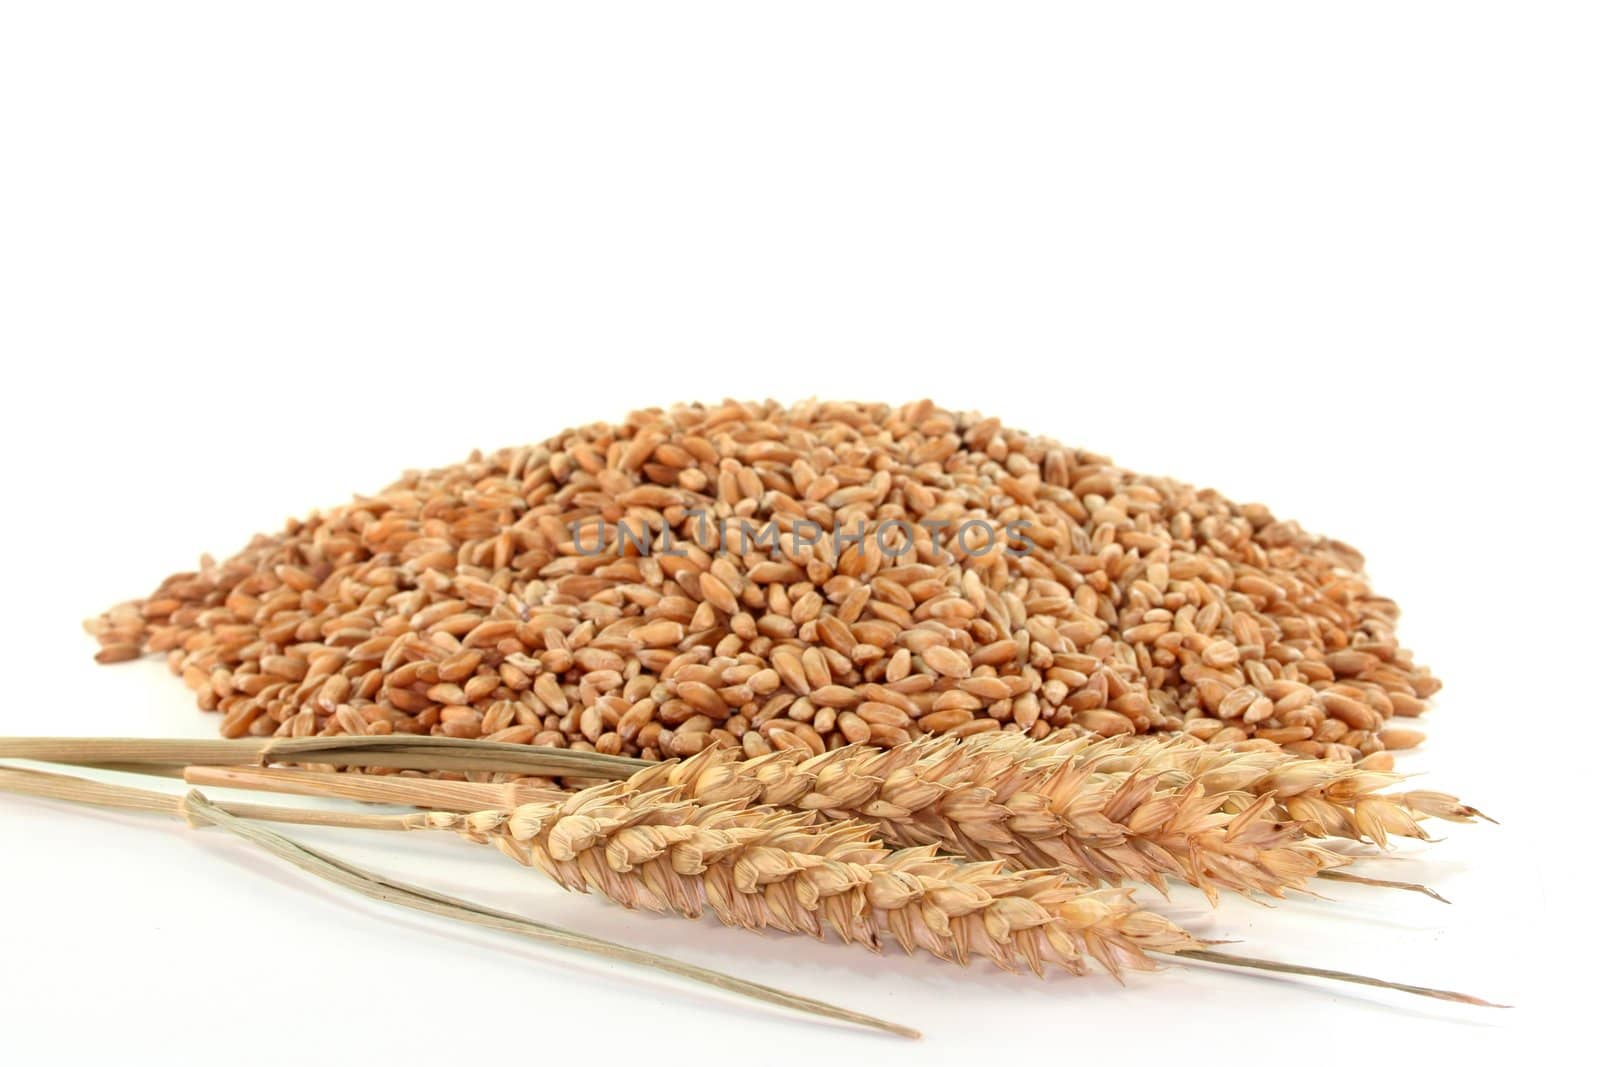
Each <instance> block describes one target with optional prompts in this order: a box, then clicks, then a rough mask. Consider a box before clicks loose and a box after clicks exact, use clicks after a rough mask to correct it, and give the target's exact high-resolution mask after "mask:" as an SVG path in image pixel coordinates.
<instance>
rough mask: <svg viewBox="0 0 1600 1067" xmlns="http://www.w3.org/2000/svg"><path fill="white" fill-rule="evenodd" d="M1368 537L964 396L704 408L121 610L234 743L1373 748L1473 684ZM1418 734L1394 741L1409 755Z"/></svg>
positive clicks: (117, 616)
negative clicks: (394, 739) (1161, 741)
mask: <svg viewBox="0 0 1600 1067" xmlns="http://www.w3.org/2000/svg"><path fill="white" fill-rule="evenodd" d="M1361 566H1362V560H1361V557H1360V555H1359V554H1358V553H1357V552H1355V551H1354V550H1353V549H1351V548H1349V547H1348V546H1346V545H1343V544H1340V543H1339V542H1337V541H1331V540H1327V539H1325V538H1321V537H1314V536H1311V535H1309V534H1307V533H1306V532H1304V531H1303V530H1301V529H1300V528H1299V527H1298V526H1297V525H1295V524H1294V523H1292V522H1286V521H1280V520H1277V519H1275V518H1274V517H1273V516H1272V515H1271V514H1270V513H1269V512H1268V511H1267V510H1266V508H1264V507H1262V506H1260V505H1253V504H1247V505H1240V504H1235V503H1233V502H1232V501H1230V500H1228V499H1226V498H1225V497H1223V496H1221V495H1220V494H1218V493H1216V492H1213V491H1209V490H1199V489H1195V488H1193V487H1192V486H1189V485H1185V484H1182V483H1180V482H1176V481H1172V480H1170V479H1166V478H1159V477H1151V476H1147V475H1141V474H1136V473H1134V472H1131V471H1127V470H1123V469H1122V468H1119V467H1116V466H1114V465H1113V464H1112V463H1111V462H1110V461H1109V460H1107V459H1105V458H1103V457H1100V456H1097V455H1094V454H1092V453H1089V452H1084V451H1080V450H1075V449H1072V448H1068V447H1064V446H1062V445H1059V444H1056V443H1054V442H1052V441H1050V440H1049V439H1046V438H1041V437H1034V436H1030V435H1028V434H1026V433H1022V432H1020V431H1017V430H1011V429H1007V428H1006V427H1004V426H1002V425H1001V424H1000V423H999V422H998V421H996V420H994V419H985V418H982V417H980V416H978V415H974V414H958V413H952V412H947V411H943V410H940V409H938V408H936V407H935V406H934V405H933V404H931V403H929V402H927V401H923V402H920V403H915V404H911V405H908V406H905V407H900V408H891V407H889V406H887V405H876V404H858V403H819V402H810V403H804V404H800V405H796V406H794V407H783V406H780V405H778V404H776V403H772V402H766V403H751V404H741V403H732V402H726V403H723V404H721V405H719V406H713V407H704V406H698V405H696V406H685V407H676V408H673V409H671V410H669V411H662V410H656V409H652V410H647V411H641V412H636V413H634V414H632V415H630V416H629V417H628V418H627V419H626V420H624V421H623V422H621V423H619V424H615V425H611V424H596V425H591V426H585V427H582V428H579V429H575V430H570V431H568V432H566V433H563V434H560V435H559V436H557V437H554V438H551V439H550V440H548V441H546V442H545V443H543V444H540V445H532V446H524V447H519V448H508V449H503V450H501V451H498V452H495V453H493V454H491V455H488V456H481V455H474V456H473V457H471V458H470V459H469V460H468V461H467V462H465V463H461V464H458V465H456V466H452V467H444V468H441V469H439V470H434V471H428V472H425V473H417V472H413V473H410V474H408V475H406V476H405V477H404V478H403V479H402V480H401V481H399V482H397V483H396V484H395V485H393V486H391V487H390V488H388V489H386V490H384V491H382V492H380V493H378V494H377V495H375V496H371V497H360V498H357V499H356V500H354V501H352V502H351V503H349V504H347V505H345V506H343V507H339V508H334V509H332V510H329V511H325V512H320V513H317V514H316V515H314V516H313V517H311V518H309V519H307V520H305V521H303V522H293V523H291V524H290V525H289V526H288V528H287V529H285V530H284V531H283V532H281V533H279V534H275V535H272V536H260V537H257V538H256V539H255V540H254V541H253V542H251V544H250V545H249V546H248V547H247V548H245V549H244V550H243V551H242V552H240V553H239V554H237V555H235V556H233V557H231V558H229V559H226V560H223V561H222V562H220V563H216V562H211V561H209V560H208V561H206V562H204V563H203V564H202V567H201V569H200V570H199V571H198V572H196V573H186V574H178V575H174V576H172V577H171V578H169V579H167V580H166V581H165V582H163V583H162V584H161V586H160V587H159V588H158V589H157V590H156V591H155V592H154V593H153V594H151V595H150V596H149V597H148V598H146V599H144V600H141V601H135V602H131V603H128V604H123V605H120V606H118V607H116V608H113V609H112V610H111V611H109V612H107V613H106V614H105V615H103V616H101V617H99V618H97V619H94V620H92V621H91V622H90V623H88V629H89V630H90V632H91V633H93V634H94V635H95V636H96V637H97V638H98V639H99V641H100V643H101V646H102V647H101V651H100V654H99V658H100V659H101V660H102V661H106V662H114V661H117V660H123V659H129V658H133V657H135V656H137V655H139V654H141V653H143V652H161V653H165V654H167V656H168V658H169V662H170V664H171V666H172V668H173V670H174V671H175V672H176V673H179V674H181V675H182V677H183V679H184V681H185V682H186V683H187V684H188V685H189V687H190V688H191V689H192V690H193V691H194V692H195V693H196V695H197V698H198V702H199V704H200V706H201V707H202V708H204V709H207V710H215V711H219V712H221V713H222V714H223V720H222V732H223V733H224V734H226V735H228V736H232V737H238V736H244V735H255V736H265V735H269V734H275V735H286V736H306V735H311V734H383V733H391V732H393V733H411V734H425V733H432V734H444V735H448V736H451V737H467V738H476V737H485V738H492V739H495V740H500V741H513V742H523V743H537V744H542V745H554V746H570V747H574V748H583V749H593V750H597V751H599V752H603V753H611V754H629V755H641V756H644V757H645V758H652V759H653V758H659V757H665V756H685V755H690V754H693V753H696V752H699V751H701V750H702V749H704V748H706V747H707V746H709V745H711V744H712V743H713V742H716V741H722V742H724V743H727V744H730V745H735V746H741V747H742V749H743V751H744V752H745V753H746V754H747V755H750V756H758V755H762V754H765V753H767V752H770V751H773V750H777V749H806V750H809V751H810V752H813V753H821V752H824V751H826V750H828V749H832V748H837V747H840V746H842V745H844V744H846V743H848V742H855V741H870V742H871V743H873V744H875V745H879V746H893V745H896V744H899V743H903V742H906V741H909V740H911V739H913V738H916V737H919V736H923V735H927V734H946V735H954V736H968V735H972V734H977V733H981V732H985V731H990V730H1002V729H1004V730H1017V731H1022V732H1024V733H1026V734H1028V735H1029V736H1032V737H1043V736H1045V735H1047V734H1050V733H1052V732H1054V731H1057V730H1060V729H1063V728H1067V729H1074V730H1079V731H1083V732H1086V733H1093V734H1101V735H1116V734H1131V733H1146V732H1175V731H1181V732H1184V733H1187V734H1190V735H1192V736H1194V737H1197V738H1200V739H1203V740H1208V741H1212V742H1228V741H1243V740H1245V739H1248V738H1251V737H1255V738H1261V739H1265V740H1267V741H1271V742H1274V743H1276V744H1278V745H1281V746H1282V747H1283V748H1284V749H1286V750H1288V751H1291V752H1295V753H1300V754H1305V755H1313V756H1322V757H1326V758H1333V759H1343V760H1350V759H1356V758H1360V757H1363V756H1372V755H1373V754H1376V753H1379V752H1380V751H1381V750H1382V749H1384V748H1385V747H1389V748H1395V747H1403V746H1406V745H1410V744H1415V743H1416V741H1417V740H1419V739H1420V735H1419V734H1417V733H1416V732H1415V731H1413V730H1409V729H1391V728H1387V727H1386V724H1387V722H1388V721H1389V720H1390V719H1391V718H1392V717H1394V716H1397V715H1398V716H1414V715H1416V714H1417V713H1419V712H1420V711H1421V710H1422V709H1423V701H1424V700H1425V699H1426V698H1427V697H1428V696H1429V695H1431V694H1432V693H1433V692H1434V691H1435V690H1436V689H1437V687H1438V683H1437V682H1436V681H1435V680H1434V679H1433V678H1432V677H1431V676H1430V675H1429V674H1428V673H1427V671H1426V670H1425V669H1423V668H1419V667H1417V666H1415V665H1414V664H1413V663H1412V661H1411V657H1410V654H1409V653H1408V652H1406V651H1405V650H1403V649H1401V648H1400V647H1399V645H1398V644H1397V643H1396V640H1395V636H1394V621H1395V616H1396V609H1395V605H1394V604H1393V602H1391V601H1389V600H1386V599H1384V598H1382V597H1379V596H1376V595H1375V594H1374V593H1373V592H1372V590H1371V589H1370V587H1369V585H1368V583H1367V580H1366V578H1365V577H1364V576H1363V574H1362V572H1361ZM1386 759H1387V757H1378V758H1377V759H1375V760H1371V761H1369V763H1372V764H1377V765H1381V763H1382V761H1384V760H1386Z"/></svg>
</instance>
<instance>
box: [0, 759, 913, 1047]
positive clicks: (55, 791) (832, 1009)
mask: <svg viewBox="0 0 1600 1067" xmlns="http://www.w3.org/2000/svg"><path fill="white" fill-rule="evenodd" d="M0 791H4V792H10V793H22V794H27V795H31V796H41V797H48V798H52V799H57V800H67V801H72V802H75V803H81V804H93V805H96V806H99V807H111V808H120V809H124V810H132V811H144V812H151V813H155V814H160V815H167V816H173V817H177V818H183V819H187V820H189V821H190V822H200V823H209V824H211V825H214V826H217V827H219V828H221V829H223V830H227V831H228V832H229V833H232V834H235V835H237V836H239V837H241V838H244V839H245V840H247V841H249V842H251V843H252V844H254V845H256V846H258V847H260V848H262V849H265V850H266V851H268V852H270V853H272V854H273V855H275V856H278V857H279V858H281V859H284V860H286V861H288V862H290V863H292V864H294V865H295V866H296V867H299V868H300V869H301V870H303V871H306V872H307V873H309V874H313V875H316V876H317V877H319V878H323V879H325V880H327V881H330V882H334V883H335V884H338V885H342V886H344V887H345V888H347V889H351V890H354V891H355V892H357V893H360V894H362V895H363V896H366V897H370V898H371V899H373V900H380V901H384V902H386V903H391V904H397V905H400V906H402V907H408V908H412V909H414V910H417V911H423V912H427V913H429V914H432V915H440V916H443V917H445V918H451V919H456V920H458V921H461V922H467V923H471V924H473V925H476V926H484V927H488V928H489V929H493V930H501V931H504V932H507V933H514V934H518V935H520V936H522V937H527V938H530V939H532V940H534V941H539V942H542V943H545V944H550V945H556V946H559V947H562V948H570V949H575V950H577V951H580V952H586V953H588V954H590V955H593V956H599V957H601V958H604V959H612V960H620V961H622V962H624V963H632V964H636V965H639V966H643V967H651V968H654V969H656V970H660V971H664V972H667V973H669V974H675V975H678V976H680V977H683V978H687V979H689V980H691V981H694V982H699V983H701V984H702V985H708V986H711V987H713V988H716V989H720V990H723V991H725V992H730V993H736V994H739V995H741V996H745V997H749V998H751V999H753V1000H759V1001H763V1002H765V1003H768V1004H773V1005H776V1006H778V1007H781V1008H788V1009H791V1010H795V1011H801V1012H806V1013H809V1014H812V1015H820V1016H824V1017H826V1018H830V1019H837V1020H839V1021H841V1022H848V1023H853V1024H855V1025H858V1026H865V1027H868V1028H870V1029H874V1030H882V1031H884V1032H886V1033H891V1034H896V1035H899V1036H901V1037H910V1038H916V1037H920V1036H921V1034H920V1033H918V1032H917V1031H916V1030H913V1029H911V1028H910V1027H906V1026H901V1025H899V1024H898V1023H892V1022H889V1021H887V1020H884V1019H879V1018H876V1017H874V1016H871V1015H865V1014H863V1013H861V1012H856V1011H851V1010H849V1009H848V1008H841V1007H838V1006H837V1005H833V1004H828V1003H826V1002H824V1001H820V1000H813V999H811V998H810V997H802V996H799V995H797V994H794V993H786V992H784V991H783V990H780V989H774V988H773V987H771V986H766V985H762V984H760V983H758V982H750V981H746V980H744V979H742V978H735V977H733V976H732V975H727V974H722V973H721V972H719V971H713V970H710V969H708V968H704V967H697V966H695V965H694V964H690V963H683V962H681V961H679V960H674V959H671V958H669V957H666V956H659V955H657V954H655V953H653V952H645V951H642V950H640V949H636V948H631V947H629V946H627V945H619V944H617V943H616V942H613V941H605V940H603V939H601V938H596V937H590V936H588V935H587V934H579V933H575V932H573V931H571V930H565V929H563V928H561V927H558V926H551V925H549V924H547V923H541V922H536V921H534V920H532V919H526V918H523V917H522V916H519V915H512V914H509V913H507V912H501V911H495V910H494V909H492V908H485V907H483V906H481V905H478V904H474V903H472V902H470V901H465V900H459V899H457V898H455V897H449V896H445V895H444V894H441V893H435V892H433V891H431V890H428V889H424V888H421V887H419V886H414V885H409V884H407V883H404V882H398V881H395V880H393V879H389V878H385V877H383V876H382V875H379V874H375V873H373V872H370V871H367V870H364V869H362V868H360V867H356V866H354V865H353V864H349V863H346V862H344V861H343V860H340V859H338V858H336V857H334V856H330V855H328V854H327V853H325V852H321V851H318V850H316V849H313V848H311V847H309V846H307V845H304V844H301V843H300V842H298V841H295V840H293V839H292V838H289V837H285V836H283V835H282V834H279V833H277V832H275V831H273V830H269V829H267V828H266V827H264V826H260V825H258V824H256V823H254V822H249V821H246V819H247V818H249V816H246V817H245V818H241V817H240V815H239V814H238V813H242V812H245V811H251V810H255V811H260V810H263V809H259V808H257V807H256V806H254V805H227V806H223V805H218V804H214V803H212V802H211V801H209V800H207V799H206V798H205V796H204V795H202V794H201V793H199V792H198V791H193V792H191V793H189V795H188V796H186V797H178V796H174V795H171V794H167V793H156V792H152V791H150V790H145V789H134V788H131V787H129V786H120V785H112V784H109V783H105V782H95V781H91V780H88V779H83V778H74V777H72V776H70V775H60V774H50V773H48V772H45V771H34V770H25V769H22V768H16V767H0ZM265 810H268V811H278V812H281V811H285V810H290V809H265ZM325 814H334V813H325ZM370 818H374V819H385V820H387V819H389V818H390V817H388V816H371V817H370ZM333 825H348V824H347V823H334V824H333ZM385 828H389V827H385ZM395 828H399V827H395Z"/></svg>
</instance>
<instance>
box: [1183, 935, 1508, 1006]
mask: <svg viewBox="0 0 1600 1067" xmlns="http://www.w3.org/2000/svg"><path fill="white" fill-rule="evenodd" d="M1167 955H1170V956H1173V957H1175V958H1177V959H1184V960H1199V961H1202V962H1205V963H1218V964H1221V965H1222V966H1224V967H1243V968H1246V969H1248V970H1253V971H1275V972H1277V973H1280V974H1297V975H1302V976H1305V977H1308V978H1329V979H1332V980H1333V981H1335V982H1350V983H1352V984H1355V985H1365V986H1372V987H1374V988H1376V989H1394V990H1398V991H1399V992H1401V993H1413V994H1415V995H1417V996H1419V997H1432V998H1433V999H1434V1000H1448V1001H1451V1002H1452V1003H1455V1004H1473V1005H1476V1006H1478V1007H1480V1008H1509V1007H1510V1006H1511V1005H1509V1004H1494V1003H1491V1002H1490V1001H1487V1000H1483V999H1482V998H1480V997H1475V996H1472V995H1470V994H1468V993H1454V992H1451V991H1450V990H1448V989H1432V988H1430V987H1428V986H1421V985H1409V984H1407V983H1405V982H1391V981H1388V980H1387V979H1383V978H1373V977H1370V976H1368V975H1365V974H1351V973H1350V972H1348V971H1330V970H1328V969H1327V968H1325V967H1306V966H1302V965H1301V964H1298V963H1280V962H1278V961H1277V960H1263V959H1258V958H1256V957H1254V956H1235V955H1233V954H1232V953H1230V952H1213V951H1212V950H1210V949H1189V950H1187V951H1184V952H1170V953H1167Z"/></svg>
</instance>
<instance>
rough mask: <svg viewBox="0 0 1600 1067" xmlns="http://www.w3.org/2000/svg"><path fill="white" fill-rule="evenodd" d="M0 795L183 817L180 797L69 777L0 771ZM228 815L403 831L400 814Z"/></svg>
mask: <svg viewBox="0 0 1600 1067" xmlns="http://www.w3.org/2000/svg"><path fill="white" fill-rule="evenodd" d="M0 791H4V792H7V793H20V794H24V795H27V796H35V797H45V798H47V799H51V800H69V801H73V802H75V803H79V804H93V805H95V806H96V807H101V808H121V809H123V810H125V811H145V812H154V813H156V814H159V815H176V816H179V817H182V815H183V810H182V803H181V798H179V797H176V796H173V795H172V794H170V793H155V792H151V791H150V790H148V789H135V788H133V787H131V786H125V785H113V784H111V783H110V782H96V781H92V780H90V779H87V778H74V777H73V776H72V775H68V774H52V773H51V772H49V771H35V770H28V769H24V768H21V767H5V766H0ZM223 807H224V808H225V810H227V811H228V812H229V813H230V814H232V815H235V816H237V817H239V818H241V819H255V820H258V821H261V822H279V823H293V824H296V825H299V826H338V827H343V828H346V829H351V830H408V829H410V827H409V826H407V825H406V824H405V816H403V815H368V814H364V813H361V812H346V811H320V810H318V809H316V808H281V807H273V806H269V805H264V804H226V805H223Z"/></svg>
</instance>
